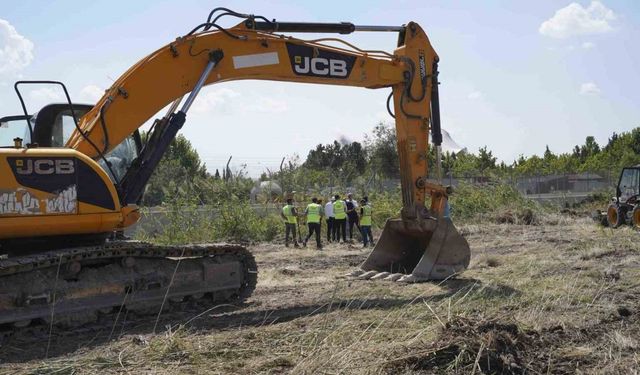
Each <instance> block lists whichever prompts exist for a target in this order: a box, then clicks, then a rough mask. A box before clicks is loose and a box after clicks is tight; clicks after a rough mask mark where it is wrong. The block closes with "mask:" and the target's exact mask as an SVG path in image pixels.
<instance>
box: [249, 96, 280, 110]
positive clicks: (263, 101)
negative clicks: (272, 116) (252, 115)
mask: <svg viewBox="0 0 640 375" xmlns="http://www.w3.org/2000/svg"><path fill="white" fill-rule="evenodd" d="M248 109H250V110H254V111H256V112H263V113H283V112H286V111H288V110H289V106H288V105H287V102H285V101H284V100H279V99H274V98H269V97H261V98H258V100H257V101H256V103H255V104H254V105H251V106H249V108H248Z"/></svg>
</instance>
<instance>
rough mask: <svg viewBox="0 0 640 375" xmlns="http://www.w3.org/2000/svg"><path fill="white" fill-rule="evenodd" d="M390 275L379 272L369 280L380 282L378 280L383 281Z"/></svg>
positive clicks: (389, 273)
mask: <svg viewBox="0 0 640 375" xmlns="http://www.w3.org/2000/svg"><path fill="white" fill-rule="evenodd" d="M389 275H391V272H380V273H378V274H377V275H375V276H373V277H372V278H371V280H380V279H384V278H385V277H387V276H389Z"/></svg>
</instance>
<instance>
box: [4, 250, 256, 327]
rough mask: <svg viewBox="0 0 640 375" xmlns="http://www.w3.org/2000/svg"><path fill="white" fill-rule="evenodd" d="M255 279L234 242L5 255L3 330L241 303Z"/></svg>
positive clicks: (76, 324)
mask: <svg viewBox="0 0 640 375" xmlns="http://www.w3.org/2000/svg"><path fill="white" fill-rule="evenodd" d="M256 283H257V267H256V263H255V259H254V257H253V255H252V254H251V253H250V252H249V251H248V250H246V249H245V248H244V247H242V246H239V245H231V244H201V245H186V246H185V245H183V246H158V245H153V244H149V243H144V242H137V241H115V242H108V243H106V244H104V245H102V246H85V247H74V248H68V249H59V250H55V251H50V252H46V253H39V254H35V255H31V256H22V257H16V258H7V259H2V260H0V332H2V336H7V335H10V334H11V332H12V331H14V330H20V329H24V328H27V327H33V326H38V325H40V326H41V325H43V324H44V325H55V326H56V327H60V328H63V329H72V328H73V329H75V328H77V327H80V326H82V325H85V324H87V323H91V322H94V321H96V320H97V319H98V317H99V316H101V315H111V314H116V313H120V312H122V311H123V310H126V311H133V312H135V313H136V314H138V315H140V314H142V315H144V314H152V313H155V314H157V313H158V312H159V311H161V309H162V308H168V307H169V306H170V305H176V304H178V305H179V304H180V303H182V302H184V301H187V300H202V299H204V298H205V297H206V298H208V301H211V302H213V303H216V304H219V303H239V302H242V301H243V300H245V299H246V298H248V297H249V296H250V295H251V294H252V292H253V290H254V289H255V286H256Z"/></svg>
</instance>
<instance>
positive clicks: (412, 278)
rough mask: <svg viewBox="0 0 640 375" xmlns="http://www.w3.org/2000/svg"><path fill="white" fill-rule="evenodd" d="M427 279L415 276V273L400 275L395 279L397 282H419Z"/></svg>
mask: <svg viewBox="0 0 640 375" xmlns="http://www.w3.org/2000/svg"><path fill="white" fill-rule="evenodd" d="M427 280H428V279H426V278H424V277H417V276H415V275H402V277H400V278H399V279H398V280H397V281H398V282H399V283H407V284H411V283H421V282H423V281H427Z"/></svg>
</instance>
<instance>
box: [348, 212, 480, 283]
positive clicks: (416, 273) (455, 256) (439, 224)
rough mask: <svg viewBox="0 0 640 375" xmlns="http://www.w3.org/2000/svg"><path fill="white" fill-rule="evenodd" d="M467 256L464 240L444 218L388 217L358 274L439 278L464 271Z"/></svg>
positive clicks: (420, 278)
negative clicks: (410, 218)
mask: <svg viewBox="0 0 640 375" xmlns="http://www.w3.org/2000/svg"><path fill="white" fill-rule="evenodd" d="M470 257H471V253H470V250H469V244H468V243H467V240H466V239H465V238H464V237H462V236H461V235H460V233H458V231H457V230H456V228H455V226H454V225H453V223H452V222H451V220H450V219H448V218H438V219H436V218H431V219H429V220H423V221H422V222H418V221H409V220H402V219H389V220H387V222H386V224H385V226H384V229H383V231H382V234H381V235H380V239H379V240H378V242H377V243H376V245H375V247H374V248H373V251H372V252H371V254H369V257H368V258H367V260H365V262H364V263H363V264H362V265H361V266H360V268H361V270H360V275H361V276H363V277H362V278H376V279H379V278H383V277H384V278H386V279H389V280H394V281H395V280H398V279H399V281H404V282H419V281H426V280H443V279H446V278H449V277H451V276H453V275H455V274H457V273H460V272H462V271H464V270H465V269H466V268H467V267H468V266H469V260H470ZM367 271H368V272H367ZM373 271H375V272H373ZM363 273H364V274H363ZM376 274H377V275H376ZM400 274H404V275H400ZM354 276H355V275H354ZM376 276H377V277H376ZM401 276H402V277H401Z"/></svg>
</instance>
